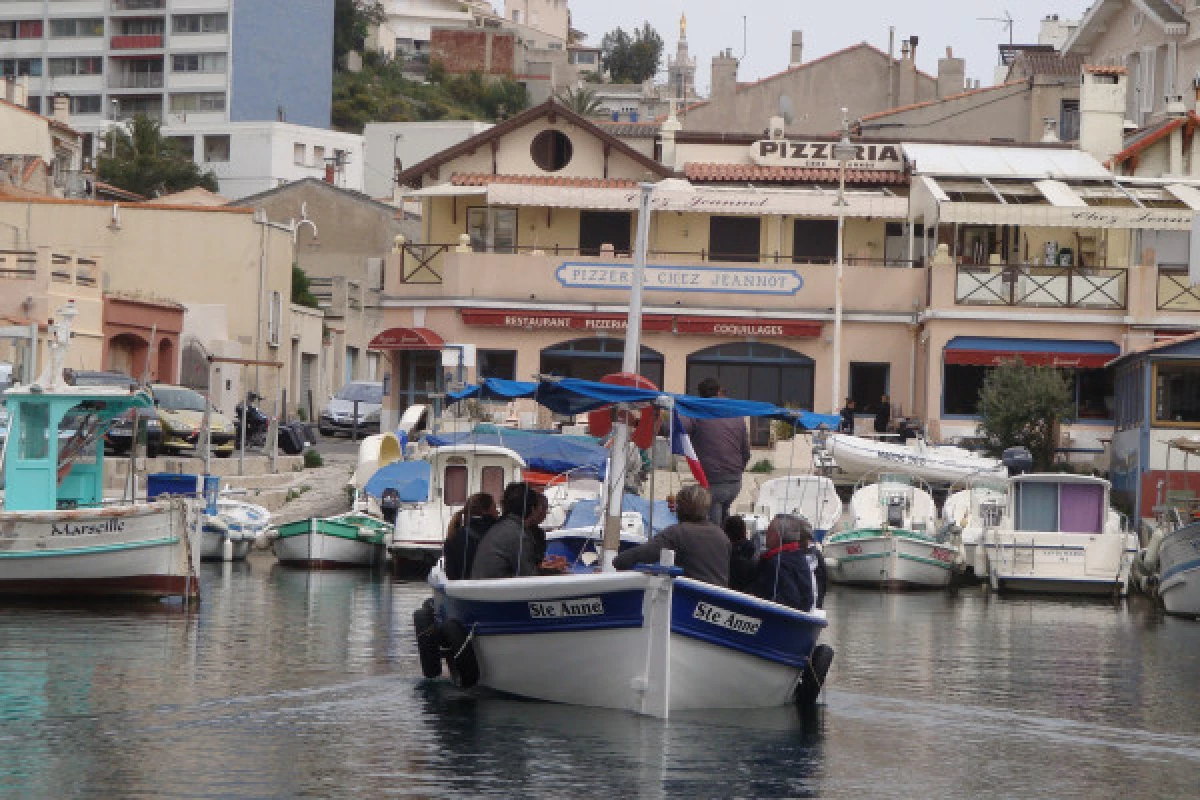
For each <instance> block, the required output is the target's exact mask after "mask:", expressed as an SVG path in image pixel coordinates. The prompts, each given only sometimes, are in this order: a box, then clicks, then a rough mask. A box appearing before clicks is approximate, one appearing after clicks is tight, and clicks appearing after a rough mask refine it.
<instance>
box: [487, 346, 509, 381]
mask: <svg viewBox="0 0 1200 800" xmlns="http://www.w3.org/2000/svg"><path fill="white" fill-rule="evenodd" d="M485 378H499V379H500V380H502V381H515V380H516V379H517V351H516V350H480V351H479V380H484V379H485Z"/></svg>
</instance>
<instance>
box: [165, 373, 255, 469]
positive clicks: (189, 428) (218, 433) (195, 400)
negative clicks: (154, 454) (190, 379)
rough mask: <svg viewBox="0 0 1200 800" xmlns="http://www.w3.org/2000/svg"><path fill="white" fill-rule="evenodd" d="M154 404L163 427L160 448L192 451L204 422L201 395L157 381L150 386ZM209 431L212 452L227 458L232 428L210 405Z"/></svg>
mask: <svg viewBox="0 0 1200 800" xmlns="http://www.w3.org/2000/svg"><path fill="white" fill-rule="evenodd" d="M150 394H151V395H153V397H154V407H155V409H156V410H157V412H158V421H159V424H160V425H161V426H162V450H163V452H165V453H170V454H172V455H179V454H182V453H184V452H188V451H195V449H196V447H197V445H198V444H199V443H200V429H201V427H202V426H203V424H204V409H205V404H206V403H207V402H208V401H207V400H205V398H204V395H202V394H200V393H199V392H197V391H195V390H193V389H188V388H187V387H185V386H170V385H167V384H161V383H156V384H154V385H153V386H151V387H150ZM209 413H210V416H209V432H210V437H211V442H212V451H213V454H214V455H217V456H220V457H221V458H228V457H229V456H231V455H233V448H234V428H233V422H231V421H230V420H229V418H228V417H226V416H225V415H224V414H222V413H221V412H220V411H217V409H216V408H211V410H210V412H209Z"/></svg>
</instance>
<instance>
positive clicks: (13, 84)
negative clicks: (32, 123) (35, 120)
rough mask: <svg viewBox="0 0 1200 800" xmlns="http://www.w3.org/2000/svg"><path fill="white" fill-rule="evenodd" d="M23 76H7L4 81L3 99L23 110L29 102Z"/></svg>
mask: <svg viewBox="0 0 1200 800" xmlns="http://www.w3.org/2000/svg"><path fill="white" fill-rule="evenodd" d="M26 80H27V79H26V78H25V77H24V76H22V77H20V78H18V77H16V76H15V75H9V76H8V77H6V78H5V79H4V99H5V100H7V101H8V102H10V103H12V104H13V105H15V106H20V107H21V108H25V106H26V104H27V103H28V102H29V91H28V88H27V84H26Z"/></svg>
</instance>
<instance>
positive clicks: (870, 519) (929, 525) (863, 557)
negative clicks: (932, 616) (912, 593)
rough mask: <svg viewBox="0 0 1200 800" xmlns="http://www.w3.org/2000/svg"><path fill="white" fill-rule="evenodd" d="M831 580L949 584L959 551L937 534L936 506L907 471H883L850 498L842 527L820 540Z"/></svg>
mask: <svg viewBox="0 0 1200 800" xmlns="http://www.w3.org/2000/svg"><path fill="white" fill-rule="evenodd" d="M824 551H825V564H826V569H827V570H828V574H829V579H830V580H831V581H833V582H835V583H845V584H851V585H856V586H876V587H883V588H888V589H935V588H942V587H945V586H947V585H949V583H950V579H951V577H952V576H953V574H954V568H955V564H956V562H957V561H958V560H959V558H960V554H959V553H958V551H957V550H956V549H955V548H954V546H953V545H952V544H951V543H950V542H948V541H947V540H946V539H944V538H942V537H939V536H938V534H937V506H936V505H934V502H933V497H932V496H931V495H930V493H929V492H928V491H927V490H926V489H925V488H920V487H918V486H916V485H914V483H913V480H912V479H911V478H910V477H909V476H907V475H899V474H886V473H885V474H883V475H880V476H879V480H878V482H876V483H868V484H866V485H862V486H860V488H859V489H858V490H856V491H855V492H854V495H853V496H852V497H851V498H850V505H849V508H848V509H847V516H846V524H845V526H844V527H843V529H842V530H841V531H839V532H837V533H834V534H832V535H830V536H829V537H828V538H826V539H825V544H824Z"/></svg>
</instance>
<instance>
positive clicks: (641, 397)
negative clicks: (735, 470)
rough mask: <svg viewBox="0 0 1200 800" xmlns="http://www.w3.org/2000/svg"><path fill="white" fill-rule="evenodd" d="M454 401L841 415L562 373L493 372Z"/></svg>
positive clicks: (827, 420)
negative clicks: (664, 401)
mask: <svg viewBox="0 0 1200 800" xmlns="http://www.w3.org/2000/svg"><path fill="white" fill-rule="evenodd" d="M449 397H450V401H451V402H454V403H457V402H458V401H460V400H467V399H480V400H493V401H499V402H508V401H511V400H516V399H520V398H529V399H532V400H534V401H536V402H537V403H539V404H540V405H543V406H545V407H546V408H548V409H550V410H551V411H553V412H555V413H556V414H567V415H572V416H573V415H575V414H584V413H586V412H588V411H595V410H596V409H598V408H603V407H604V406H608V405H612V404H614V403H629V404H634V405H638V404H641V405H645V404H652V403H655V402H656V401H657V400H658V399H659V398H661V397H670V398H672V399H673V400H674V403H675V408H676V409H677V410H678V411H679V413H680V414H681V415H683V416H685V417H691V418H693V419H727V418H729V417H769V418H771V419H779V420H784V421H786V422H791V423H792V424H793V425H796V426H798V427H803V428H807V429H810V430H811V429H813V428H818V427H820V426H822V425H824V426H825V427H827V428H832V429H836V428H837V427H838V426H839V425H840V423H841V417H839V416H837V415H835V414H816V413H813V412H812V411H797V410H794V409H790V408H781V407H780V406H776V405H772V404H771V403H760V402H757V401H754V400H731V399H729V398H726V397H694V396H692V395H687V394H671V393H669V392H659V391H655V390H653V389H639V388H637V387H633V386H618V385H616V384H612V383H599V382H597V381H585V380H580V379H578V378H560V379H558V380H552V381H551V380H544V381H540V382H537V383H533V382H527V381H505V380H500V379H498V378H488V379H486V380H484V381H483V382H482V383H478V384H473V385H471V386H467V387H465V388H463V389H462V390H461V391H458V392H451V393H450V395H449Z"/></svg>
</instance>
